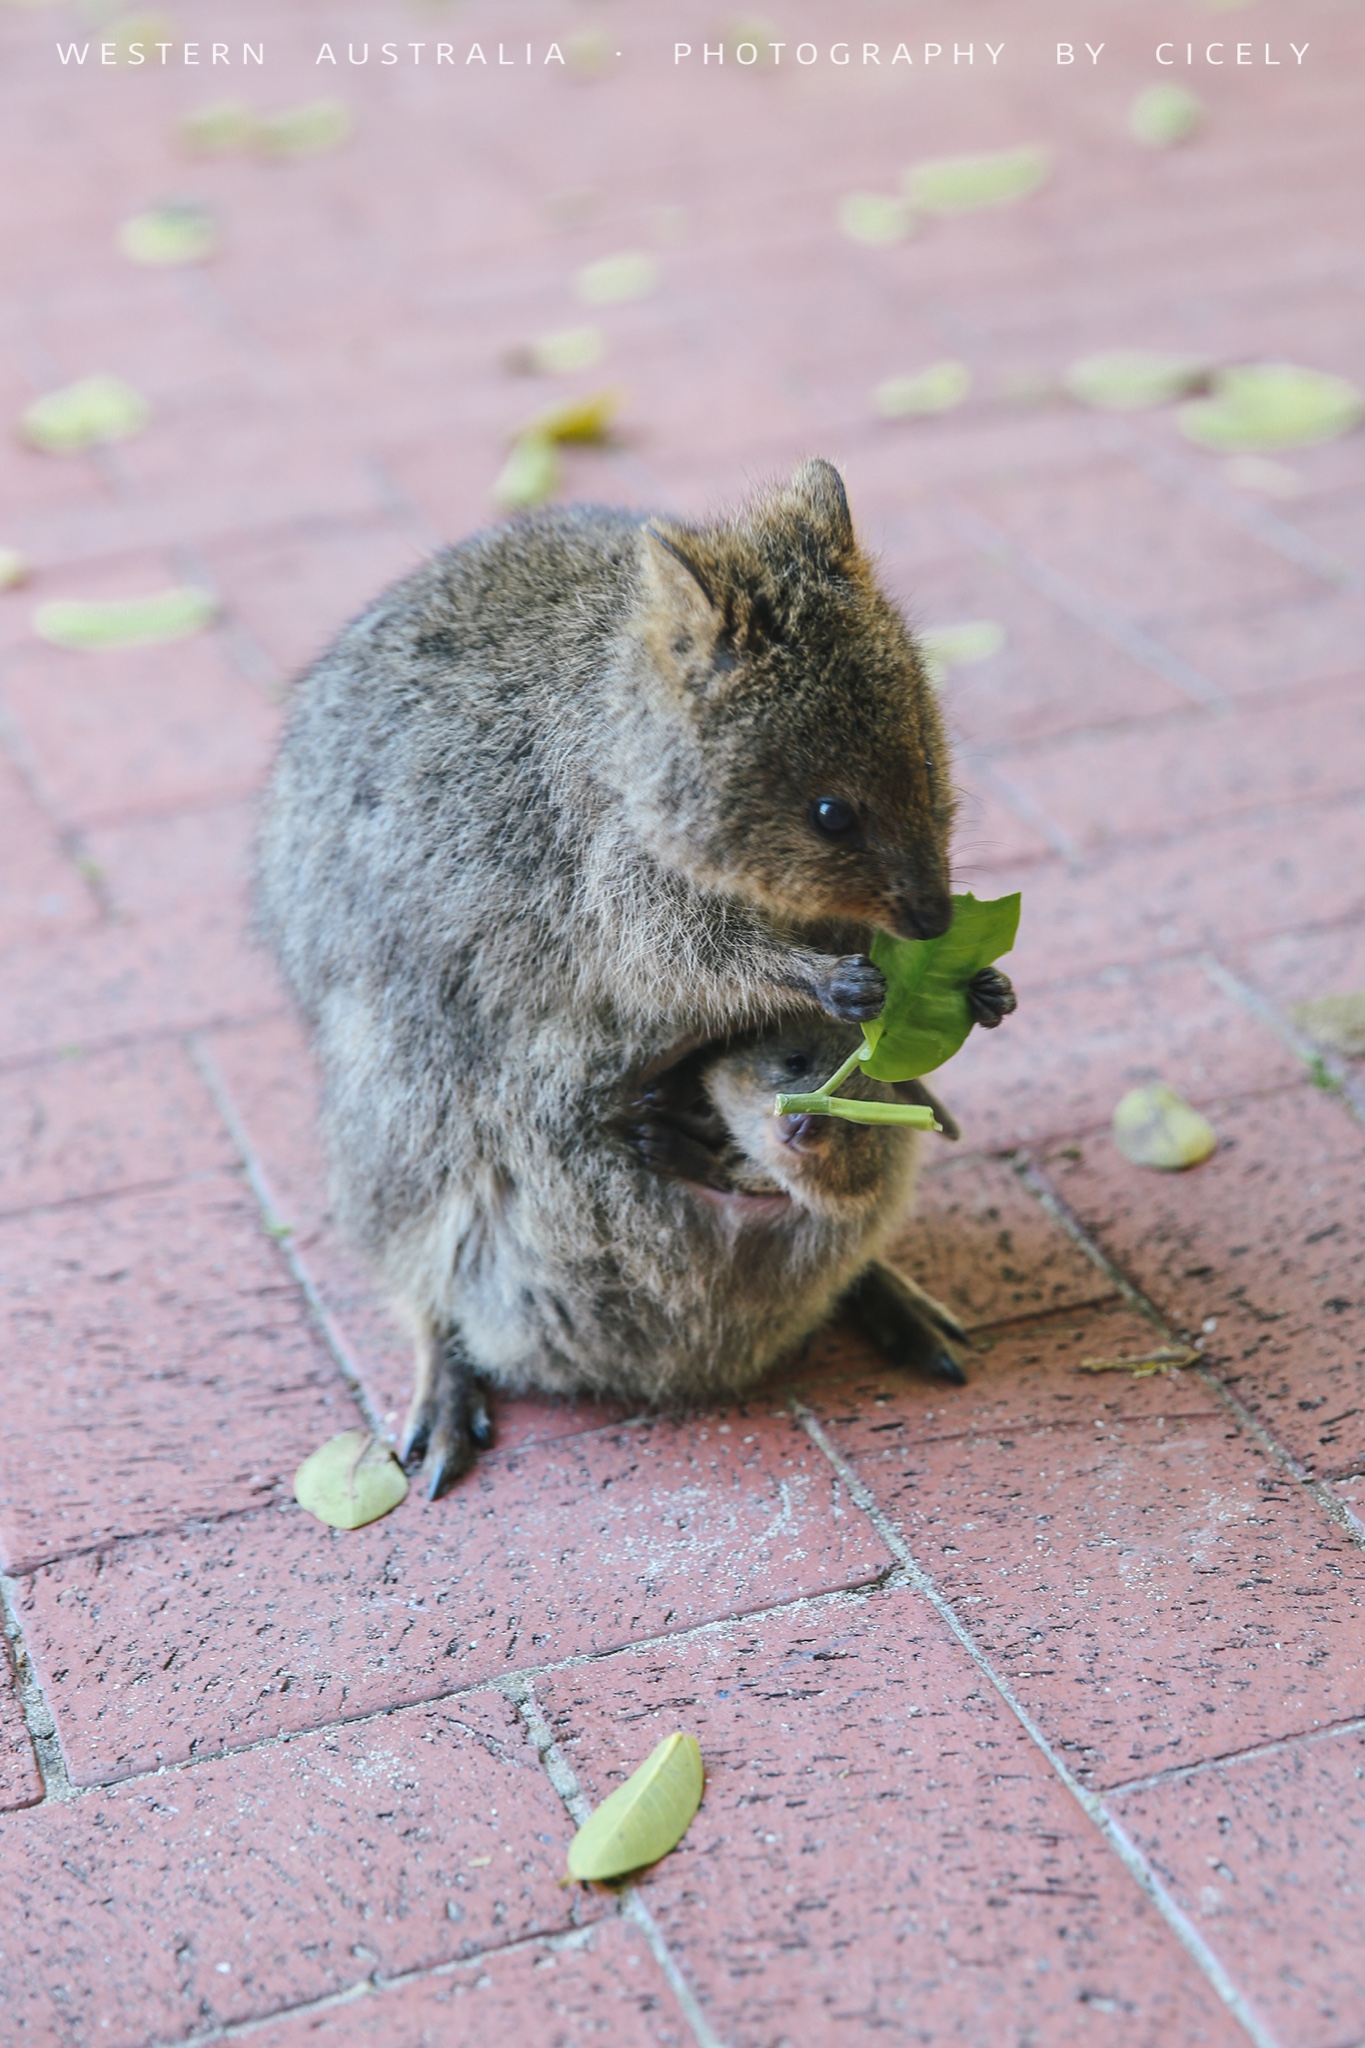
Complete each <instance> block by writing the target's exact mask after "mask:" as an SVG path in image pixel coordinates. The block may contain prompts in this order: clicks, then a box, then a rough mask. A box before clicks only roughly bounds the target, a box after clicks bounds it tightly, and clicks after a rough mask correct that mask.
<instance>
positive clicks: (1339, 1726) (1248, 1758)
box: [1104, 1714, 1365, 1799]
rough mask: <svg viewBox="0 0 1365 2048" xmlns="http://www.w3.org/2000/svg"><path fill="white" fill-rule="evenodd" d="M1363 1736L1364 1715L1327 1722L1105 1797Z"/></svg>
mask: <svg viewBox="0 0 1365 2048" xmlns="http://www.w3.org/2000/svg"><path fill="white" fill-rule="evenodd" d="M1357 1731H1358V1732H1359V1733H1361V1734H1365V1714H1352V1715H1349V1716H1348V1717H1347V1718H1346V1720H1344V1721H1326V1722H1323V1723H1322V1724H1321V1725H1320V1726H1318V1727H1316V1728H1305V1729H1302V1730H1301V1731H1300V1732H1299V1733H1298V1734H1297V1735H1277V1736H1276V1738H1275V1740H1274V1741H1273V1742H1256V1743H1253V1744H1252V1745H1251V1747H1250V1748H1249V1749H1229V1750H1226V1751H1225V1752H1224V1753H1223V1754H1222V1755H1221V1756H1205V1757H1201V1758H1200V1759H1199V1761H1198V1763H1193V1764H1168V1765H1167V1766H1166V1768H1165V1770H1163V1771H1150V1772H1148V1774H1147V1776H1146V1777H1145V1778H1125V1779H1123V1780H1122V1782H1121V1783H1120V1784H1117V1785H1106V1786H1105V1788H1104V1797H1105V1798H1106V1799H1119V1798H1123V1797H1126V1796H1127V1794H1128V1793H1129V1792H1145V1791H1147V1790H1148V1789H1149V1788H1150V1787H1151V1786H1153V1785H1172V1784H1179V1783H1182V1782H1183V1781H1184V1780H1185V1779H1186V1778H1195V1777H1198V1775H1199V1773H1200V1772H1201V1771H1218V1770H1226V1769H1227V1768H1228V1767H1229V1766H1230V1765H1232V1764H1247V1763H1258V1762H1259V1761H1260V1759H1261V1758H1262V1757H1266V1756H1283V1755H1284V1754H1285V1752H1286V1751H1287V1750H1291V1749H1302V1748H1303V1746H1304V1744H1305V1743H1308V1742H1327V1741H1330V1740H1332V1739H1333V1738H1334V1737H1336V1736H1339V1735H1351V1734H1354V1733H1356V1732H1357Z"/></svg>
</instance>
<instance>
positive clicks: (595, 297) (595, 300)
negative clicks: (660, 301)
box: [577, 254, 659, 306]
mask: <svg viewBox="0 0 1365 2048" xmlns="http://www.w3.org/2000/svg"><path fill="white" fill-rule="evenodd" d="M658 282H659V266H658V264H657V263H656V262H655V260H654V258H653V257H652V256H644V255H637V254H629V255H623V256H603V257H602V258H601V259H600V261H598V262H596V263H587V264H585V265H584V266H583V268H582V270H580V271H579V273H578V278H577V287H578V296H579V298H580V299H582V301H583V303H584V304H585V305H588V306H614V305H616V304H618V303H619V302H620V301H621V300H623V299H642V298H644V297H645V295H646V294H647V293H648V292H652V291H653V289H654V287H655V285H656V284H657V283H658Z"/></svg>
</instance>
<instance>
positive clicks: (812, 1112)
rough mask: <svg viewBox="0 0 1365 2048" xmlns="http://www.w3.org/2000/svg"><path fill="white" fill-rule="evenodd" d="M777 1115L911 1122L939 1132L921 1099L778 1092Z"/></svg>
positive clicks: (858, 1121) (919, 1128) (915, 1126)
mask: <svg viewBox="0 0 1365 2048" xmlns="http://www.w3.org/2000/svg"><path fill="white" fill-rule="evenodd" d="M773 1114H774V1115H775V1116H838V1117H842V1118H843V1119H844V1121H845V1123H850V1124H909V1125H910V1127H911V1129H912V1130H916V1131H937V1130H941V1129H942V1125H941V1124H939V1123H937V1122H935V1120H934V1112H933V1111H932V1109H930V1108H929V1107H928V1105H927V1104H925V1103H918V1102H859V1101H856V1100H853V1099H852V1098H850V1097H849V1096H847V1095H831V1094H829V1093H828V1091H827V1090H823V1089H822V1090H821V1091H820V1092H819V1093H818V1094H815V1095H779V1096H778V1097H777V1098H776V1101H775V1103H774V1106H773Z"/></svg>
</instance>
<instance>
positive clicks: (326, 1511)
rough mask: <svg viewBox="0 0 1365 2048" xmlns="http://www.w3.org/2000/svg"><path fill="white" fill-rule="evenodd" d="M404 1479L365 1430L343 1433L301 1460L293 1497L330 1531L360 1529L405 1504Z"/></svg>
mask: <svg viewBox="0 0 1365 2048" xmlns="http://www.w3.org/2000/svg"><path fill="white" fill-rule="evenodd" d="M407 1491H408V1481H407V1474H406V1473H405V1472H404V1470H403V1468H402V1466H401V1465H400V1464H399V1462H398V1460H397V1459H396V1458H395V1457H394V1455H393V1452H392V1451H391V1450H390V1449H389V1447H388V1445H387V1444H386V1443H381V1442H380V1440H379V1438H378V1437H377V1436H371V1434H370V1432H369V1430H367V1429H347V1430H343V1432H342V1433H341V1435H340V1436H334V1437H332V1438H330V1439H329V1440H328V1442H327V1443H325V1444H322V1445H321V1446H320V1447H319V1448H318V1449H317V1450H316V1451H314V1452H313V1454H312V1456H311V1457H308V1458H305V1459H304V1461H303V1463H302V1464H301V1465H300V1466H299V1469H298V1471H297V1472H296V1473H295V1474H294V1498H295V1500H296V1501H297V1502H298V1504H299V1506H300V1507H301V1508H306V1509H307V1510H308V1512H309V1514H310V1515H316V1516H317V1518H318V1520H319V1521H320V1522H326V1523H327V1524H328V1526H329V1527H330V1528H333V1529H360V1528H363V1527H364V1525H365V1524H366V1523H367V1522H377V1521H378V1520H379V1518H380V1516H381V1515H387V1514H388V1513H389V1512H390V1511H391V1510H392V1509H393V1508H396V1507H397V1506H398V1503H399V1502H400V1501H401V1500H404V1499H406V1497H407Z"/></svg>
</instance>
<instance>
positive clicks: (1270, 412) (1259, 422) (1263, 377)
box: [1180, 363, 1365, 455]
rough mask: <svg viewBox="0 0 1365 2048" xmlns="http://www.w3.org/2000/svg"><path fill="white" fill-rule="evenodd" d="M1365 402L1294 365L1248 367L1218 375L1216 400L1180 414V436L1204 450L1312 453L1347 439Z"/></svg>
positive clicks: (1344, 385)
mask: <svg viewBox="0 0 1365 2048" xmlns="http://www.w3.org/2000/svg"><path fill="white" fill-rule="evenodd" d="M1362 414H1365V397H1362V395H1361V393H1360V392H1359V391H1358V390H1357V389H1356V386H1355V385H1354V384H1352V383H1350V382H1348V380H1347V379H1346V378H1345V377H1331V376H1328V375H1327V373H1326V372H1325V371H1323V370H1300V369H1297V368H1296V367H1295V366H1294V364H1292V363H1249V364H1244V365H1243V366H1241V367H1240V368H1237V369H1231V370H1220V371H1219V372H1218V373H1217V375H1216V376H1215V377H1214V380H1213V395H1212V396H1211V397H1209V398H1201V399H1196V400H1195V401H1194V402H1193V403H1192V404H1190V405H1183V406H1182V407H1181V408H1180V427H1181V432H1182V433H1183V434H1184V435H1185V436H1186V438H1187V439H1188V440H1191V441H1197V442H1198V443H1199V445H1200V446H1201V447H1202V448H1213V449H1216V450H1218V451H1219V452H1220V453H1223V454H1228V455H1235V454H1254V453H1255V452H1256V451H1257V450H1258V449H1262V448H1310V447H1312V446H1314V445H1315V444H1316V443H1317V442H1319V441H1335V440H1337V439H1338V437H1339V436H1340V435H1342V434H1345V433H1349V431H1350V429H1351V428H1352V427H1354V426H1355V425H1356V424H1357V423H1358V421H1359V420H1360V418H1361V416H1362Z"/></svg>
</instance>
